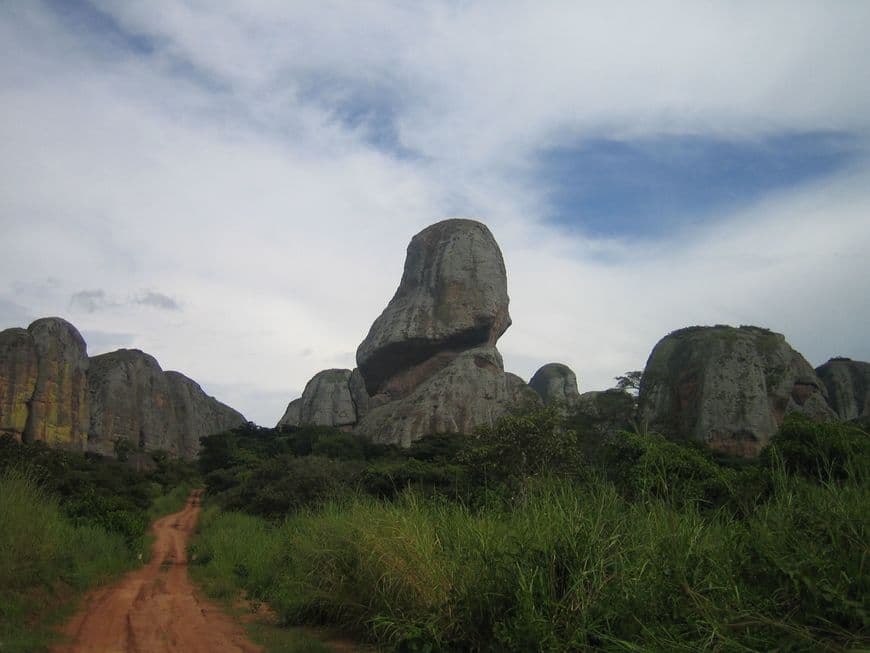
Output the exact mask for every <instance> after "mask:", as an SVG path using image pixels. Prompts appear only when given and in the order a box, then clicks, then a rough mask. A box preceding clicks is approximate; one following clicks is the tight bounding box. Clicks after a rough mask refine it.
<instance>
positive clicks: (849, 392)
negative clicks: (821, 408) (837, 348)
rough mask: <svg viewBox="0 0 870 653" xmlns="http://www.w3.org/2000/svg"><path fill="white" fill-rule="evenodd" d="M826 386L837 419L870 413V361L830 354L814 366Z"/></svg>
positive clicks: (855, 417) (829, 401)
mask: <svg viewBox="0 0 870 653" xmlns="http://www.w3.org/2000/svg"><path fill="white" fill-rule="evenodd" d="M816 374H818V376H819V378H820V379H821V380H822V382H823V383H824V384H825V388H827V390H828V403H830V405H831V408H833V409H834V412H835V413H837V416H838V417H839V418H840V419H843V420H848V419H857V418H859V417H867V416H870V363H865V362H864V361H853V360H852V359H850V358H832V359H831V360H829V361H828V362H827V363H825V364H824V365H821V366H820V367H817V368H816Z"/></svg>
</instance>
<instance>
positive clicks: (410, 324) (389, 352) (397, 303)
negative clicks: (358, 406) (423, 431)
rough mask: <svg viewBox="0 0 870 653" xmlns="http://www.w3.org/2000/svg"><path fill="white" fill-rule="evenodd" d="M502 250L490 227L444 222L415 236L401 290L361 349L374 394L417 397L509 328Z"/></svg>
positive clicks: (359, 361) (363, 369) (361, 360)
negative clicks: (439, 374)
mask: <svg viewBox="0 0 870 653" xmlns="http://www.w3.org/2000/svg"><path fill="white" fill-rule="evenodd" d="M508 301H509V300H508V294H507V276H506V274H505V267H504V260H503V259H502V255H501V250H500V249H499V247H498V244H497V243H496V242H495V238H493V236H492V234H491V233H490V231H489V229H487V227H486V226H485V225H483V224H481V223H479V222H475V221H473V220H444V221H443V222H438V223H436V224H434V225H432V226H430V227H427V228H426V229H424V230H423V231H421V232H420V233H419V234H417V235H416V236H414V238H413V239H412V240H411V244H410V245H409V246H408V253H407V257H406V259H405V270H404V273H403V275H402V280H401V282H400V284H399V288H398V290H396V294H395V295H394V296H393V298H392V300H390V303H389V304H388V305H387V307H386V308H385V309H384V312H383V313H381V315H380V317H378V319H377V320H375V322H374V324H372V327H371V329H370V331H369V333H368V336H366V338H365V340H363V342H362V344H360V346H359V349H358V350H357V356H356V359H357V365H358V367H359V370H360V372H361V374H362V377H363V379H365V385H366V389H367V392H368V394H369V396H371V397H375V396H377V395H379V394H385V395H387V396H388V398H389V399H390V400H395V399H401V398H402V397H405V396H408V395H409V394H411V393H412V392H413V391H414V389H415V388H416V387H417V386H419V385H420V384H421V383H423V382H424V381H425V380H426V379H428V378H430V377H431V376H433V375H434V374H436V373H437V372H438V371H439V370H441V369H443V368H445V367H447V366H448V365H449V364H450V363H451V361H453V360H454V359H455V358H456V357H457V356H459V355H460V354H461V353H462V352H463V351H466V350H468V349H472V348H474V347H479V346H482V345H486V346H489V347H494V346H495V343H496V341H497V340H498V338H499V337H500V336H501V335H502V334H503V333H504V332H505V330H506V329H507V328H508V327H509V326H510V323H511V319H510V315H509V313H508Z"/></svg>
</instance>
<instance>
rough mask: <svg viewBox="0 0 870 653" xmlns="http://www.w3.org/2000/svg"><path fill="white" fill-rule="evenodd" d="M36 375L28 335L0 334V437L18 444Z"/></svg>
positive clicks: (19, 331) (17, 331)
mask: <svg viewBox="0 0 870 653" xmlns="http://www.w3.org/2000/svg"><path fill="white" fill-rule="evenodd" d="M37 374H38V360H37V357H36V344H35V343H34V342H33V336H31V335H30V332H29V331H28V330H27V329H6V330H5V331H0V435H7V434H8V435H11V436H12V437H14V438H15V439H16V440H18V441H19V442H20V441H21V438H22V437H23V435H24V428H25V427H26V426H27V414H28V404H29V402H30V399H31V397H33V391H34V390H35V389H36V377H37Z"/></svg>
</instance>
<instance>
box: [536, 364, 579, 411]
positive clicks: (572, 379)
mask: <svg viewBox="0 0 870 653" xmlns="http://www.w3.org/2000/svg"><path fill="white" fill-rule="evenodd" d="M529 385H530V386H531V387H532V388H533V389H534V390H535V391H536V392H537V393H538V394H539V395H541V399H543V400H544V404H546V405H547V406H549V405H550V404H559V405H561V406H563V407H565V408H572V407H573V406H576V405H577V400H578V399H579V398H580V393H579V392H578V390H577V376H576V375H575V374H574V372H573V371H572V370H571V368H570V367H568V366H567V365H563V364H562V363H547V364H546V365H544V366H543V367H541V369H539V370H538V371H537V372H535V374H534V376H532V379H531V381H529Z"/></svg>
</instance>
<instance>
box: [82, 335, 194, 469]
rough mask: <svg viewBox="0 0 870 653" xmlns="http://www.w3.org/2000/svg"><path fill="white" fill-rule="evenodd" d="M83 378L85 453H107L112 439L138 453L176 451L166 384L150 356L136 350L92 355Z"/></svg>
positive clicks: (177, 443) (177, 441)
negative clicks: (87, 398)
mask: <svg viewBox="0 0 870 653" xmlns="http://www.w3.org/2000/svg"><path fill="white" fill-rule="evenodd" d="M88 381H89V384H90V392H91V425H90V437H89V445H88V448H89V449H90V450H91V451H97V452H99V453H102V454H111V453H112V447H113V445H114V440H115V439H116V438H121V439H123V440H127V441H128V442H129V443H130V444H131V445H133V447H134V448H138V449H140V450H143V451H148V450H155V449H162V450H164V451H168V452H169V453H170V454H171V455H174V456H179V455H180V454H181V450H182V448H183V447H182V446H181V432H180V430H179V427H178V423H177V421H176V419H175V409H174V407H173V405H172V397H171V393H170V390H169V382H168V381H167V379H166V376H165V375H164V374H163V370H162V369H160V365H159V364H158V363H157V360H155V358H154V357H153V356H149V355H148V354H146V353H145V352H142V351H139V350H138V349H119V350H118V351H113V352H110V353H108V354H102V355H100V356H94V357H93V358H91V369H90V372H89V374H88Z"/></svg>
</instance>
